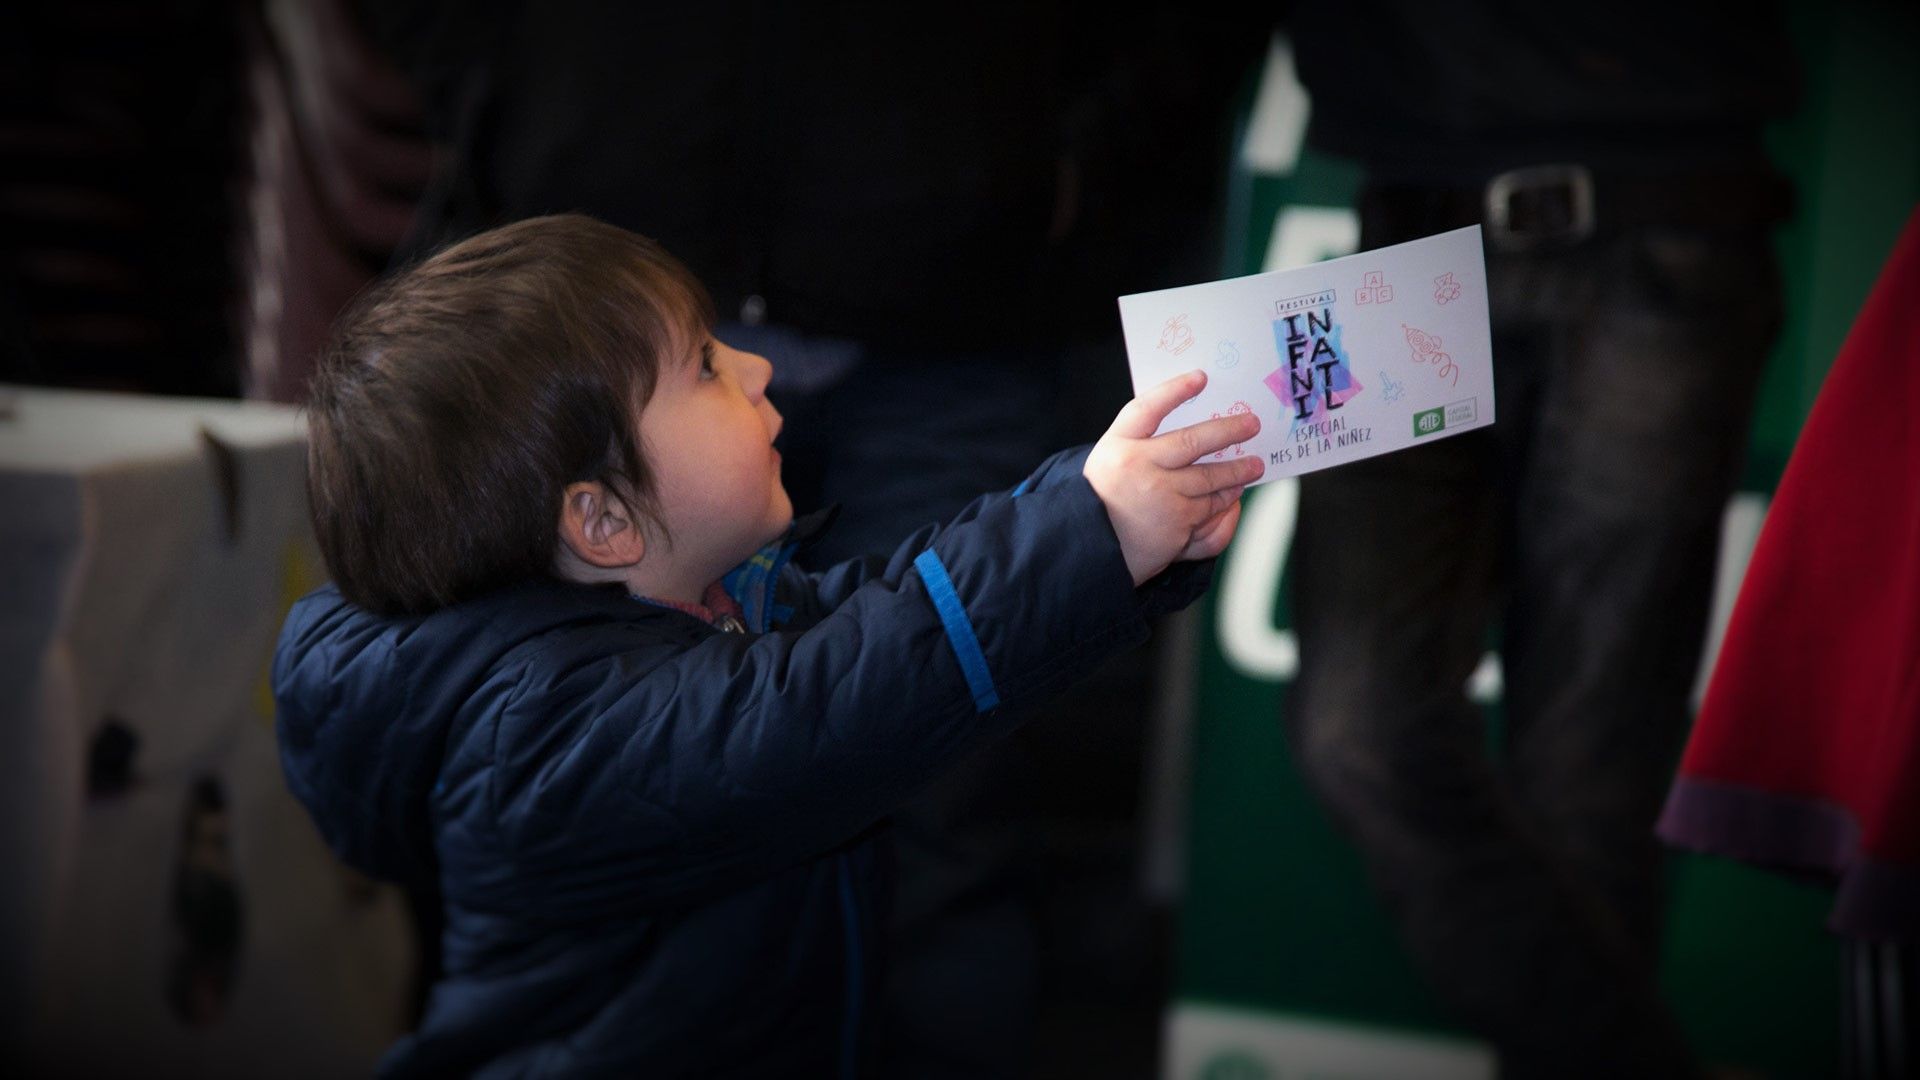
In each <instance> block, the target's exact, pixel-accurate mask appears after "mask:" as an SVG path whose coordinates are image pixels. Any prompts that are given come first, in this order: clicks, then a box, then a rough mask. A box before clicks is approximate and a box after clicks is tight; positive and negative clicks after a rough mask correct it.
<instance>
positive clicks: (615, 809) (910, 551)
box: [273, 452, 1207, 1076]
mask: <svg viewBox="0 0 1920 1080" xmlns="http://www.w3.org/2000/svg"><path fill="white" fill-rule="evenodd" d="M1083 461H1084V452H1081V453H1076V454H1069V455H1060V456H1057V457H1055V458H1053V459H1051V460H1050V461H1049V462H1048V463H1047V464H1046V465H1045V466H1043V467H1042V469H1041V470H1040V471H1039V472H1037V473H1035V474H1034V476H1033V477H1032V478H1030V479H1029V481H1028V482H1027V484H1024V485H1022V489H1016V493H1014V494H1011V495H1010V494H1002V495H997V496H989V497H987V498H984V499H981V500H979V501H977V502H976V503H974V504H973V505H972V506H970V507H969V508H968V509H967V510H966V511H965V512H964V513H963V514H962V515H961V516H960V517H959V518H958V519H956V520H955V521H954V522H953V523H952V524H950V525H949V526H947V527H946V528H944V529H931V528H930V529H927V530H924V531H922V532H921V533H919V534H917V535H916V536H915V537H913V538H912V539H911V540H909V541H908V543H907V544H906V545H904V546H903V547H902V548H901V549H900V550H899V551H898V552H897V553H896V554H894V555H893V556H892V557H891V558H890V559H887V560H884V561H883V560H879V559H874V560H870V561H867V562H862V563H849V564H845V565H842V566H839V567H836V568H834V569H832V570H830V571H828V572H826V573H824V574H820V575H807V574H804V573H802V572H801V571H799V570H798V569H796V568H794V567H792V566H791V565H789V564H788V563H787V562H786V557H787V555H789V554H790V553H791V546H792V545H791V544H788V545H785V546H784V547H781V548H779V549H777V550H776V549H770V550H769V551H768V552H766V553H763V554H762V555H759V556H756V557H755V559H754V560H751V561H750V562H749V563H748V564H746V565H745V566H743V567H742V569H741V570H739V571H736V572H735V573H734V574H732V575H730V576H729V579H728V584H729V587H730V588H732V589H735V590H738V592H739V593H740V594H741V595H740V596H739V598H740V599H741V601H742V602H743V605H744V606H745V608H746V611H747V622H748V624H749V626H750V627H754V628H757V629H758V630H759V631H761V632H754V631H753V630H750V631H749V632H747V633H725V632H722V631H719V630H717V629H715V628H713V627H711V626H709V625H707V624H706V623H704V622H703V621H701V620H700V619H698V618H696V617H694V616H691V615H687V614H684V613H682V612H680V611H677V610H673V609H669V608H664V607H658V606H654V605H650V604H647V603H644V602H641V601H637V600H634V599H633V598H631V597H629V596H627V595H626V594H625V593H624V592H622V591H619V590H617V589H616V590H611V591H610V590H606V589H600V588H594V587H587V586H578V585H568V584H561V583H557V582H535V583H527V584H523V585H519V586H515V587H512V588H508V589H504V590H501V591H499V592H496V593H494V594H491V595H488V596H485V597H483V598H481V599H477V600H474V601H471V602H468V603H464V604H461V605H457V606H455V607H451V608H447V609H444V610H441V611H438V612H434V613H432V614H429V615H425V616H421V617H413V618H403V619H386V618H380V617H376V616H374V615H371V614H369V613H367V612H365V611H363V610H361V609H358V608H356V607H354V606H352V605H351V604H348V603H347V602H346V601H345V600H343V599H342V598H341V597H340V596H339V594H338V593H337V592H336V591H334V590H333V589H332V588H326V589H322V590H320V591H319V592H316V593H314V594H312V595H310V596H308V597H306V598H305V599H303V600H301V601H300V602H299V603H298V604H297V605H295V607H294V609H293V612H292V614H291V615H290V616H289V617H288V620H287V625H286V628H285V630H284V632H283V633H282V636H281V641H280V647H279V651H278V653H277V655H276V656H275V660H274V668H273V683H274V694H275V699H276V701H277V702H278V704H279V709H280V713H279V724H280V743H281V757H282V762H283V764H284V766H285V769H286V773H287V777H288V780H289V783H290V785H291V786H292V789H293V791H294V793H295V794H296V795H297V796H298V797H299V798H300V799H301V800H302V801H303V802H304V803H305V804H306V805H307V807H308V808H309V809H310V810H311V812H312V814H313V816H314V819H315V821H316V822H317V823H318V824H319V826H320V829H321V832H322V833H323V834H324V835H325V837H326V839H327V841H328V843H329V844H330V845H331V846H332V847H333V848H334V849H335V850H336V851H338V852H339V853H340V855H341V856H342V857H343V858H345V859H346V860H347V861H348V862H349V863H351V864H353V865H354V866H356V867H359V868H361V869H363V870H365V871H367V872H369V873H372V874H374V875H376V876H379V877H383V878H390V879H401V880H406V879H409V878H416V877H418V876H420V875H436V876H437V880H438V885H439V888H440V890H441V892H442V894H443V896H444V898H445V914H446V931H445V935H444V966H445V970H446V973H445V976H444V978H443V979H442V980H441V981H440V982H439V983H438V984H437V985H435V986H434V988H433V991H432V995H431V998H430V1000H429V1002H428V1005H427V1009H426V1015H425V1018H424V1019H423V1021H422V1023H421V1026H420V1029H419V1030H418V1031H417V1032H416V1033H415V1034H413V1035H411V1036H409V1037H408V1038H406V1039H405V1040H403V1041H402V1042H401V1043H400V1044H399V1045H398V1046H396V1047H395V1048H394V1050H393V1051H392V1052H391V1053H390V1054H389V1055H388V1057H387V1058H386V1060H385V1062H384V1063H383V1072H385V1073H386V1074H388V1075H440V1074H448V1073H453V1074H463V1075H464V1074H476V1075H483V1076H518V1075H530V1074H541V1075H567V1076H583V1075H602V1074H606V1075H640V1074H642V1073H644V1074H645V1075H648V1076H679V1075H700V1076H849V1075H855V1074H857V1073H859V1072H860V1071H861V1069H860V1057H861V1055H862V1053H863V1047H864V1046H865V1044H866V1042H867V1036H866V1012H865V1007H866V1003H867V1002H868V1000H869V997H870V990H871V988H872V987H873V986H874V983H875V979H876V975H877V966H878V962H877V960H876V958H875V956H874V953H873V947H874V928H875V925H876V911H875V906H876V903H877V902H878V892H877V889H878V885H879V881H878V874H877V871H876V866H875V849H874V826H875V825H876V823H877V822H879V821H880V819H881V818H882V816H883V815H885V814H887V813H888V812H889V811H891V810H892V809H893V808H895V807H896V806H898V805H900V804H901V803H902V802H904V801H905V800H906V799H907V798H908V797H909V796H910V795H911V794H912V793H913V792H914V791H915V790H916V789H918V788H919V787H921V786H922V785H924V784H925V783H927V782H928V781H929V780H931V779H932V778H934V777H935V776H936V775H937V774H938V773H939V772H940V771H941V770H942V769H943V768H945V767H946V766H948V765H949V764H951V763H953V762H955V761H956V759H958V758H959V757H960V756H961V755H963V754H965V753H967V752H968V751H969V750H971V749H973V748H975V747H978V746H980V745H981V744H982V743H984V742H986V741H988V740H990V739H993V738H996V737H998V736H1000V735H1003V734H1004V733H1006V732H1007V731H1009V730H1010V729H1011V728H1013V727H1014V726H1016V725H1017V723H1018V720H1017V718H1016V716H1015V711H1016V707H1018V706H1020V705H1022V704H1024V703H1027V702H1031V701H1035V700H1038V699H1040V698H1043V697H1045V696H1046V695H1047V694H1048V693H1049V692H1050V691H1052V690H1054V689H1056V688H1058V687H1061V686H1062V685H1064V684H1066V683H1067V682H1068V681H1070V680H1072V679H1073V678H1075V677H1076V676H1078V675H1080V674H1082V673H1083V672H1086V671H1087V670H1089V669H1090V668H1092V667H1093V666H1094V665H1096V664H1098V663H1099V662H1100V661H1102V660H1104V659H1106V658H1108V657H1111V656H1112V655H1113V654H1114V653H1116V652H1118V651H1120V650H1122V649H1125V648H1127V647H1129V646H1131V645H1134V644H1136V643H1138V642H1139V641H1140V640H1142V639H1143V638H1144V637H1145V636H1146V633H1147V618H1148V617H1149V616H1150V615H1152V614H1154V613H1155V612H1157V611H1158V610H1162V609H1165V608H1168V607H1171V606H1176V605H1178V604H1183V603H1185V602H1188V601H1190V600H1191V599H1192V598H1193V597H1194V596H1195V595H1197V593H1198V591H1199V589H1200V588H1201V587H1202V586H1203V585H1204V581H1205V578H1206V575H1207V568H1206V567H1204V566H1193V565H1182V566H1180V567H1176V568H1175V569H1174V570H1173V571H1170V572H1169V574H1168V575H1165V576H1164V577H1163V578H1162V579H1161V580H1159V581H1156V582H1153V583H1149V585H1148V587H1146V588H1143V589H1140V590H1136V589H1134V588H1133V587H1132V585H1131V581H1130V579H1129V577H1128V575H1127V570H1126V566H1125V562H1124V560H1123V558H1122V556H1121V552H1120V549H1119V545H1118V542H1117V541H1116V540H1115V538H1114V534H1113V530H1112V526H1111V525H1110V524H1109V522H1108V519H1107V516H1106V512H1105V509H1104V508H1103V506H1102V505H1101V503H1100V501H1099V499H1098V497H1096V496H1095V495H1094V493H1093V491H1092V489H1091V488H1090V487H1089V486H1088V484H1087V483H1086V481H1085V479H1084V478H1082V477H1081V475H1080V469H1081V466H1082V463H1083ZM1029 488H1030V489H1031V490H1026V489H1029ZM1022 491H1024V493H1021V492H1022Z"/></svg>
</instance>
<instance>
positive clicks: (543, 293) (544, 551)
mask: <svg viewBox="0 0 1920 1080" xmlns="http://www.w3.org/2000/svg"><path fill="white" fill-rule="evenodd" d="M712 322H713V316H712V305H711V301H709V300H708V298H707V294H706V291H705V290H704V289H703V288H702V287H701V285H700V283H699V282H698V281H697V280H695V279H694V277H693V275H692V274H691V273H689V272H688V271H687V269H686V268H685V267H684V266H682V265H681V264H680V263H679V262H678V261H676V260H675V259H674V258H673V257H672V256H670V255H668V254H667V253H666V251H665V250H664V249H662V248H661V247H660V246H659V245H658V244H655V243H654V242H652V241H651V240H647V239H645V238H643V237H640V236H636V235H634V234H632V233H630V232H627V231H626V230H624V229H619V228H616V227H614V226H611V225H607V224H604V223H601V222H598V221H595V220H593V219H591V218H587V217H582V216H579V215H574V214H567V215H558V216H553V217H543V218H533V219H529V220H526V221H521V222H517V223H515V224H512V225H507V226H503V227H501V228H498V229H494V230H491V231H489V232H485V233H482V234H480V235H478V236H475V237H472V238H471V239H468V240H464V241H461V242H460V243H458V244H455V245H453V246H452V247H449V248H447V249H446V250H444V251H441V252H440V253H438V254H436V255H434V256H433V257H432V258H429V259H427V260H426V261H425V262H422V263H420V264H419V265H417V266H414V267H411V268H409V269H406V270H403V271H401V272H399V273H397V274H395V275H394V276H392V277H390V278H388V279H387V280H385V281H382V282H381V283H379V284H378V285H376V286H374V287H373V288H372V289H371V290H369V292H368V293H367V294H366V295H364V296H362V297H361V298H360V299H359V300H357V301H356V302H355V303H354V304H353V305H352V306H351V307H350V308H349V309H348V311H347V313H346V314H345V315H343V316H342V317H341V320H340V321H339V323H338V324H337V327H336V330H335V333H334V338H333V341H332V343H331V344H330V345H329V346H328V348H327V350H326V352H325V354H324V355H323V356H322V358H321V360H320V363H319V366H318V368H317V370H316V372H315V375H314V380H313V384H312V389H311V392H310V395H309V401H308V411H309V420H308V426H309V432H310V436H309V437H310V443H309V448H308V464H307V490H308V496H309V499H310V501H311V511H312V514H313V526H314V532H315V534H316V535H317V536H318V538H319V541H320V550H321V553H322V554H323V555H324V556H325V558H326V562H327V568H328V570H329V571H330V572H331V573H332V575H333V580H334V582H335V584H337V585H338V586H339V588H340V591H341V593H342V594H343V595H345V596H346V598H347V599H349V600H351V601H353V602H354V603H356V604H358V605H360V606H361V607H364V608H367V609H369V610H372V611H377V612H381V613H383V614H414V613H421V612H425V611H430V610H433V609H435V608H439V607H443V606H445V605H448V604H452V603H457V602H459V601H461V600H464V599H466V598H468V597H471V596H475V595H478V594H480V593H482V592H486V591H488V590H491V589H494V588H498V587H500V586H502V585H506V584H510V583H512V582H515V581H520V580H525V579H528V578H532V577H537V576H540V575H543V574H546V573H549V572H551V570H552V568H553V563H554V556H555V551H556V544H557V542H558V540H557V533H556V529H557V523H558V520H559V512H560V503H561V497H562V492H563V491H564V489H565V488H566V485H568V484H569V483H573V482H575V481H582V480H598V481H601V482H604V483H607V484H608V485H609V486H610V487H611V488H612V489H613V490H615V491H618V492H620V493H621V494H622V495H623V497H625V498H626V499H627V500H628V501H629V502H630V503H631V504H632V505H631V507H630V508H631V509H632V510H633V512H634V513H635V514H636V515H638V516H639V517H640V518H641V519H643V520H646V521H656V520H657V519H658V515H657V514H656V513H655V512H654V504H653V498H654V485H653V478H652V476H651V474H650V472H649V470H648V467H647V462H646V458H645V456H644V455H643V453H642V452H641V451H642V448H641V447H640V446H639V445H638V443H637V442H636V438H637V437H636V435H635V427H636V425H635V423H634V421H635V419H636V418H637V417H638V415H639V410H640V409H641V408H642V407H643V406H644V405H645V404H646V402H647V401H648V399H649V398H651V396H652V394H653V388H654V385H655V383H656V380H657V378H658V375H659V373H660V370H661V368H662V366H663V365H665V364H669V363H671V362H672V360H673V359H674V357H675V353H676V350H678V351H685V350H688V349H691V348H692V347H694V346H695V345H697V344H698V342H699V341H700V338H701V336H704V335H705V334H706V332H707V330H708V328H709V327H710V326H711V325H712ZM689 335H694V336H692V337H689Z"/></svg>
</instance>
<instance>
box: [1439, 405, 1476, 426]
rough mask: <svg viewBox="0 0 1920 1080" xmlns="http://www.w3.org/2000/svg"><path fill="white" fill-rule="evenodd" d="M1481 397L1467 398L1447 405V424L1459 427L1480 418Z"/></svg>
mask: <svg viewBox="0 0 1920 1080" xmlns="http://www.w3.org/2000/svg"><path fill="white" fill-rule="evenodd" d="M1479 401H1480V399H1479V398H1467V399H1465V400H1463V401H1456V402H1454V403H1453V404H1451V405H1448V406H1447V426H1448V427H1459V426H1461V425H1462V424H1471V423H1473V422H1474V421H1475V420H1477V419H1479V418H1480V410H1479V407H1478V406H1479Z"/></svg>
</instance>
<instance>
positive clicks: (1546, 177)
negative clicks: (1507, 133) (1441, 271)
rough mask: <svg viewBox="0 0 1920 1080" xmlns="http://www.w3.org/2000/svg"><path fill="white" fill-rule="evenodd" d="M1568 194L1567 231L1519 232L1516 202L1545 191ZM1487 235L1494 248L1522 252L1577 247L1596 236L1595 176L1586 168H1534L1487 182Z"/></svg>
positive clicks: (1513, 172)
mask: <svg viewBox="0 0 1920 1080" xmlns="http://www.w3.org/2000/svg"><path fill="white" fill-rule="evenodd" d="M1555 187H1564V188H1565V189H1566V191H1567V204H1568V214H1569V215H1570V217H1569V220H1568V222H1567V225H1566V228H1565V229H1564V230H1562V229H1552V230H1547V229H1516V228H1515V227H1514V222H1513V200H1514V199H1515V198H1516V197H1517V196H1520V195H1523V194H1526V193H1528V192H1533V191H1538V190H1540V189H1543V188H1555ZM1486 210H1487V214H1486V217H1487V234H1488V238H1489V239H1490V240H1491V241H1492V242H1493V244H1494V246H1495V247H1498V248H1500V249H1502V250H1505V251H1522V250H1525V249H1527V248H1533V247H1540V246H1542V245H1544V244H1552V243H1568V244H1573V243H1578V242H1580V241H1582V240H1585V239H1586V238H1587V237H1589V236H1592V235H1593V173H1592V172H1591V171H1590V170H1589V169H1588V168H1587V167H1586V166H1585V165H1533V166H1529V167H1528V168H1525V169H1511V170H1509V171H1507V172H1503V173H1501V174H1500V175H1498V176H1496V177H1494V178H1493V179H1491V180H1489V181H1487V206H1486Z"/></svg>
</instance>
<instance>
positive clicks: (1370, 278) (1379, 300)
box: [1353, 270, 1393, 304]
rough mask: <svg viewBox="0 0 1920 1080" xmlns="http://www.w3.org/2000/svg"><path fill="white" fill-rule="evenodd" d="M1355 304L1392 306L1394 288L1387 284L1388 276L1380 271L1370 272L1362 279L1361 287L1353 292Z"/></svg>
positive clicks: (1363, 275)
mask: <svg viewBox="0 0 1920 1080" xmlns="http://www.w3.org/2000/svg"><path fill="white" fill-rule="evenodd" d="M1353 302H1354V303H1356V304H1391V303H1393V286H1391V285H1389V284H1387V276H1386V275H1385V274H1383V273H1381V272H1380V271H1378V270H1369V271H1367V272H1366V273H1365V274H1362V275H1361V277H1360V287H1359V288H1357V289H1355V290H1353Z"/></svg>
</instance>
